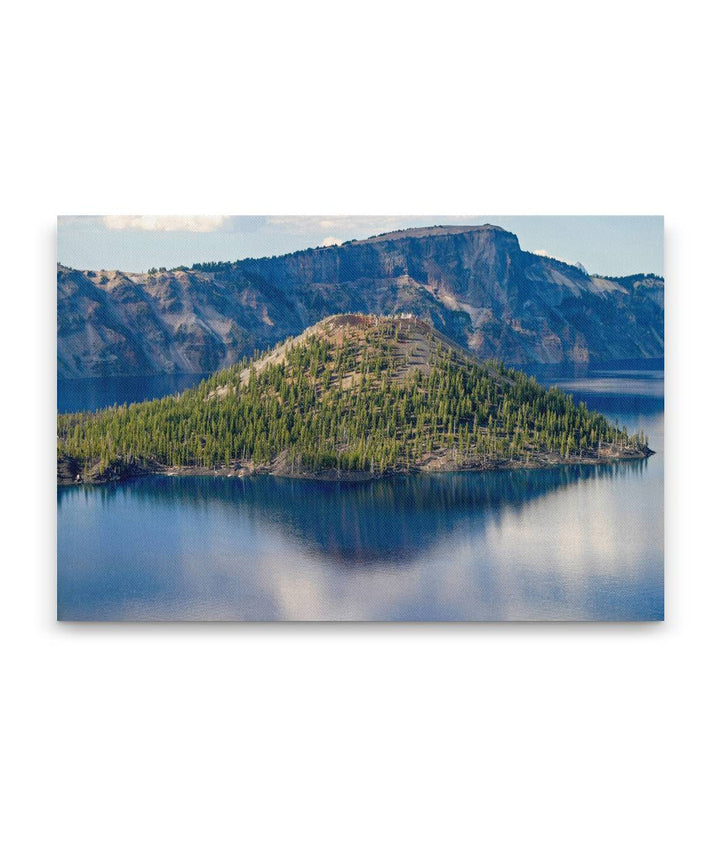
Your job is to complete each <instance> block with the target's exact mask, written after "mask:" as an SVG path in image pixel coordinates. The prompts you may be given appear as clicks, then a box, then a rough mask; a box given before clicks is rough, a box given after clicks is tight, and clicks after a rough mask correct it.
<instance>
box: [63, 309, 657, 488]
mask: <svg viewBox="0 0 720 856" xmlns="http://www.w3.org/2000/svg"><path fill="white" fill-rule="evenodd" d="M649 454H651V451H650V449H648V447H647V443H646V439H645V437H644V436H643V435H642V434H640V435H633V436H629V435H628V433H627V431H625V429H623V428H620V427H619V426H617V425H612V424H610V423H609V422H608V420H607V419H606V418H605V417H604V416H602V415H601V414H600V413H596V412H593V411H590V410H588V408H587V407H586V406H585V405H584V404H582V403H580V404H578V405H576V404H574V402H573V399H572V397H571V396H569V395H566V394H564V393H562V392H560V391H559V390H557V389H550V390H548V389H545V388H544V387H542V386H541V385H540V384H538V383H537V382H536V381H535V380H534V379H532V378H529V377H527V376H526V375H525V374H523V373H522V372H519V371H515V370H512V369H508V368H505V367H504V366H503V365H502V364H501V363H497V362H492V361H491V362H484V363H483V362H480V361H479V360H478V359H476V358H475V357H474V356H473V355H472V354H471V353H470V352H469V351H465V350H463V349H462V348H459V347H458V346H457V345H455V344H454V343H453V342H452V341H451V340H450V339H448V338H447V337H445V336H444V335H442V334H440V333H438V332H437V331H436V330H435V329H434V328H433V327H432V326H431V325H430V324H428V323H427V322H425V321H421V320H418V319H416V318H413V317H412V316H407V315H405V316H391V317H382V316H374V315H358V314H353V315H337V316H331V317H329V318H326V319H325V320H323V321H321V322H319V323H318V324H315V325H314V326H312V327H310V328H308V329H307V330H306V331H305V332H304V333H302V334H301V335H300V336H297V337H295V338H292V339H288V340H287V341H286V342H284V343H283V344H282V345H279V346H278V347H276V348H275V349H273V350H271V351H269V352H267V353H266V354H263V355H261V356H260V357H259V358H257V359H255V360H253V361H248V360H244V361H242V362H240V363H237V364H236V365H234V366H232V367H230V368H227V369H223V370H221V371H219V372H217V373H215V374H214V375H212V376H210V377H209V378H207V379H206V380H204V381H202V382H201V383H200V384H199V385H198V386H196V387H194V388H192V389H189V390H187V391H185V392H184V393H182V394H178V395H175V396H168V397H166V398H162V399H157V400H155V401H148V402H142V403H137V404H131V405H129V406H127V405H123V406H120V407H111V408H107V409H105V410H102V411H98V412H96V413H75V414H65V415H60V416H59V417H58V478H59V480H60V481H61V482H63V483H67V482H82V481H90V482H92V481H107V480H110V479H115V478H122V477H125V476H127V475H137V474H140V473H143V472H168V471H169V472H175V473H198V472H217V473H223V474H228V475H232V474H234V473H235V474H238V475H244V474H246V473H249V472H258V471H260V472H270V473H275V474H283V475H295V476H302V475H311V476H316V477H317V476H319V477H325V478H358V477H360V478H362V477H370V476H374V475H383V474H387V473H393V472H413V471H443V470H444V471H452V470H465V469H499V468H505V467H519V466H549V465H556V464H563V463H568V462H580V461H582V462H584V463H598V462H606V461H610V460H618V459H634V458H635V459H639V458H644V457H646V456H647V455H649Z"/></svg>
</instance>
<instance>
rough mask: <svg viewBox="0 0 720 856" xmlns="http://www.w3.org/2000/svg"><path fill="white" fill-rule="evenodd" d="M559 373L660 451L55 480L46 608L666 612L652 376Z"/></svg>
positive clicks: (659, 419) (484, 615) (321, 613)
mask: <svg viewBox="0 0 720 856" xmlns="http://www.w3.org/2000/svg"><path fill="white" fill-rule="evenodd" d="M644 374H646V375H647V372H645V373H644ZM554 380H556V382H557V383H558V385H559V386H563V385H567V386H568V387H571V389H570V390H569V391H572V394H573V395H575V396H578V397H582V398H583V399H584V400H586V401H588V400H589V397H591V396H593V395H596V396H598V400H600V401H602V402H603V407H602V409H603V410H604V412H606V413H607V415H608V416H610V417H611V418H613V419H614V418H617V419H618V420H619V421H620V423H621V424H625V425H627V426H628V428H629V429H630V430H632V431H635V430H640V429H643V430H645V431H646V433H647V434H648V435H649V437H650V445H651V446H652V448H654V449H655V450H656V451H657V453H658V454H656V455H654V456H653V457H651V458H649V459H648V460H646V461H639V462H628V463H617V464H610V465H604V466H601V467H593V466H580V465H574V466H568V467H561V468H557V469H548V470H516V471H510V472H496V473H465V474H445V475H433V476H430V475H428V476H412V477H401V478H392V479H385V480H379V481H373V482H367V483H361V484H342V483H341V484H338V483H323V482H309V481H298V480H291V479H279V478H270V477H257V478H251V479H245V480H241V479H228V478H215V479H213V478H172V477H167V476H166V477H159V476H158V477H152V478H147V479H138V480H136V481H133V482H128V483H125V484H121V485H114V486H101V487H83V486H80V487H68V488H60V489H58V614H59V616H60V617H61V618H67V619H216V620H223V619H225V620H232V619H244V620H255V619H291V620H295V619H325V620H333V619H337V620H350V619H353V620H429V619H444V620H501V619H522V620H532V619H575V620H586V619H606V620H609V619H618V620H620V619H626V620H627V619H633V620H641V619H644V620H647V619H658V618H662V615H663V609H664V606H663V415H662V378H661V377H659V378H658V377H656V376H654V375H653V376H644V377H642V378H638V377H637V376H636V375H633V376H629V375H623V376H618V377H617V378H616V379H615V380H616V386H613V385H612V384H611V385H609V386H608V384H607V377H605V376H603V377H602V378H598V377H595V376H591V375H588V376H585V377H572V378H568V377H561V378H557V379H554ZM638 380H640V381H641V382H642V383H643V384H647V386H645V387H644V388H642V389H638V387H637V381H638ZM594 406H598V405H594Z"/></svg>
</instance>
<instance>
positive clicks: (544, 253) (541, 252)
mask: <svg viewBox="0 0 720 856" xmlns="http://www.w3.org/2000/svg"><path fill="white" fill-rule="evenodd" d="M532 253H533V255H535V256H543V257H544V258H546V259H555V260H556V261H558V262H563V263H564V264H566V265H570V266H571V267H576V268H579V269H580V270H581V271H582V272H583V273H587V270H586V269H585V266H584V265H582V264H581V263H580V262H571V261H568V260H567V259H564V258H563V257H562V256H558V255H553V254H552V253H549V252H548V251H547V250H532Z"/></svg>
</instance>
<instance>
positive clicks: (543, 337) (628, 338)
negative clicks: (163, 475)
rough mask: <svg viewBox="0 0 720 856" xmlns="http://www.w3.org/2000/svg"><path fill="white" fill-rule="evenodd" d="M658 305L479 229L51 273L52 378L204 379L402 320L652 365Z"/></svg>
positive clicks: (648, 290) (528, 346) (646, 292)
mask: <svg viewBox="0 0 720 856" xmlns="http://www.w3.org/2000/svg"><path fill="white" fill-rule="evenodd" d="M663 302H664V281H663V279H662V278H659V277H656V276H652V275H645V274H638V275H636V276H628V277H622V278H617V277H601V276H591V275H589V274H587V273H586V272H585V271H584V270H582V269H581V268H580V267H575V266H572V265H568V264H565V263H563V262H561V261H559V260H556V259H552V258H548V257H545V256H538V255H535V254H533V253H528V252H524V251H523V250H522V249H521V248H520V245H519V243H518V240H517V237H516V236H515V235H513V234H512V233H510V232H507V231H505V230H503V229H501V228H499V227H497V226H490V225H486V226H474V227H461V226H445V227H442V226H438V227H433V228H424V229H408V230H405V231H402V232H394V233H388V234H385V235H378V236H376V237H373V238H370V239H367V240H363V241H351V242H348V243H346V244H343V245H342V246H333V247H319V248H316V249H309V250H303V251H301V252H297V253H292V254H290V255H286V256H279V257H274V258H263V259H246V260H243V261H238V262H234V263H223V264H217V265H196V266H194V267H193V268H191V269H188V268H176V269H173V270H170V271H165V270H160V271H158V272H151V273H146V274H133V273H123V272H121V271H78V270H73V269H71V268H66V267H63V266H60V265H59V266H58V372H59V374H60V375H61V376H63V377H92V376H106V375H136V374H154V373H173V372H209V371H213V370H215V369H217V368H219V367H222V366H226V365H230V364H232V363H234V362H235V361H237V360H238V358H240V357H242V356H243V355H246V354H252V353H253V351H255V350H256V349H263V348H266V347H268V346H270V345H273V344H275V343H277V342H279V341H282V340H283V339H285V338H286V337H287V336H289V335H295V334H297V333H299V332H300V331H301V330H303V329H304V328H305V327H307V326H308V325H310V324H313V323H315V322H317V321H318V320H320V319H321V318H323V317H325V316H326V315H330V314H334V313H341V312H371V313H377V314H380V315H387V314H393V313H400V312H409V313H412V314H413V315H415V316H416V317H418V318H422V319H426V320H428V321H431V322H432V324H433V325H434V326H435V327H436V328H437V329H438V330H439V331H442V332H443V333H445V334H446V335H447V336H449V337H450V338H452V339H453V340H454V341H456V342H458V343H459V344H461V345H463V346H464V347H466V348H468V349H469V350H470V351H472V352H473V353H474V354H476V355H477V356H478V357H480V358H486V357H499V358H500V359H503V360H505V361H507V362H512V363H518V364H523V363H533V362H544V363H557V362H566V361H569V362H585V361H588V360H600V359H626V358H634V357H658V356H662V354H663V341H664V311H663Z"/></svg>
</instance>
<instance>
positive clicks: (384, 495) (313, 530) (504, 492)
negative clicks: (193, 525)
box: [58, 460, 647, 571]
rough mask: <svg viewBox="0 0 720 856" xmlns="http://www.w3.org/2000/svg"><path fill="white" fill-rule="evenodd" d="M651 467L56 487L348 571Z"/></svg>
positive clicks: (70, 495) (69, 498)
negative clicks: (277, 538)
mask: <svg viewBox="0 0 720 856" xmlns="http://www.w3.org/2000/svg"><path fill="white" fill-rule="evenodd" d="M646 467H647V460H642V461H628V462H622V463H613V464H607V465H602V466H592V465H588V466H584V465H580V464H577V465H572V466H566V467H557V468H553V469H537V470H512V471H502V472H488V473H449V474H438V475H414V476H396V477H393V478H387V479H382V480H376V481H370V482H361V483H355V484H353V483H344V482H340V483H338V482H322V481H307V480H298V479H287V478H274V477H271V476H256V477H253V478H244V479H238V478H219V477H218V478H213V477H212V476H205V477H182V478H176V477H172V476H153V477H148V478H141V479H136V480H134V481H131V482H126V483H123V484H120V485H102V486H96V487H90V486H79V487H69V488H64V489H59V490H58V507H59V508H62V506H63V503H66V502H72V503H73V504H74V505H75V504H81V505H83V506H84V507H85V510H86V511H87V510H88V508H89V506H93V505H95V506H100V507H101V508H102V509H103V511H104V513H106V514H109V515H113V514H115V513H116V510H117V509H118V508H122V507H123V506H124V505H126V504H128V503H132V505H133V506H134V507H135V508H136V509H137V510H138V511H140V510H141V509H144V510H145V512H146V513H147V514H149V515H152V513H153V510H154V509H167V508H168V507H169V506H175V507H176V508H177V509H189V508H192V507H193V506H194V507H195V508H197V509H201V510H203V512H204V513H207V512H208V511H209V509H213V510H214V513H216V514H220V515H222V516H223V519H224V520H225V521H226V522H227V523H229V524H231V523H232V520H233V519H234V518H235V519H239V518H244V519H246V520H249V521H252V522H253V523H254V524H256V525H258V526H274V527H277V528H278V529H279V530H281V534H282V536H283V537H285V538H292V539H295V541H296V542H297V544H298V546H299V547H302V548H303V549H306V550H311V551H313V552H314V553H315V554H317V555H320V556H325V557H331V558H332V559H333V560H335V561H337V562H338V563H339V565H340V567H344V568H346V569H349V570H353V571H356V570H359V569H366V570H368V569H372V568H373V566H374V565H377V564H380V566H381V567H382V568H383V569H386V568H387V567H388V563H404V562H407V561H410V560H412V559H413V558H415V557H416V556H418V555H421V554H424V553H427V551H428V550H431V549H434V548H435V546H436V544H437V543H438V542H439V541H441V540H442V539H443V538H446V537H448V536H449V535H450V534H451V533H452V532H453V531H455V530H456V529H457V528H458V527H459V526H462V525H463V524H465V525H466V524H467V523H468V521H470V520H472V521H473V525H474V526H475V527H476V528H477V527H479V526H485V525H487V524H488V523H493V522H494V523H497V522H498V521H500V520H501V519H502V516H503V514H504V513H505V510H506V509H508V508H513V507H516V508H520V507H522V506H523V505H525V504H527V503H530V502H532V501H533V500H535V499H537V498H539V497H541V496H544V495H545V494H547V493H550V492H552V491H556V490H560V489H563V488H566V487H568V486H569V485H572V484H574V483H575V482H578V481H594V480H613V479H626V478H631V477H633V476H636V475H637V474H638V473H640V472H642V471H643V470H644V469H645V468H646Z"/></svg>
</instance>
